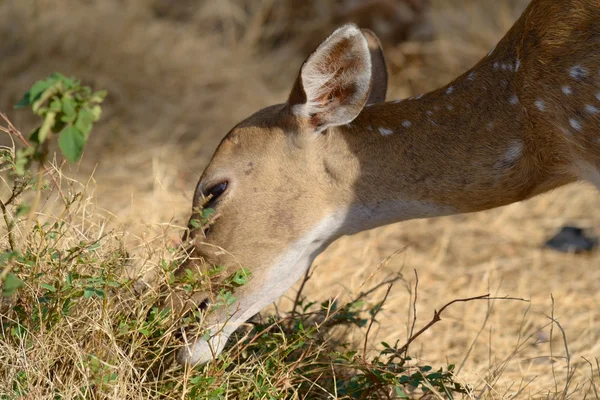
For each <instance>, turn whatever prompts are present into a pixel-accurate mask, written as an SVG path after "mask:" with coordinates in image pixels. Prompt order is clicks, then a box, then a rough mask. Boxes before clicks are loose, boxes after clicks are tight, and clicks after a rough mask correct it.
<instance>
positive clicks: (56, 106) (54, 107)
mask: <svg viewBox="0 0 600 400" xmlns="http://www.w3.org/2000/svg"><path fill="white" fill-rule="evenodd" d="M50 110H51V111H54V112H55V113H58V112H60V111H61V110H62V103H61V101H60V100H59V99H54V100H52V103H50Z"/></svg>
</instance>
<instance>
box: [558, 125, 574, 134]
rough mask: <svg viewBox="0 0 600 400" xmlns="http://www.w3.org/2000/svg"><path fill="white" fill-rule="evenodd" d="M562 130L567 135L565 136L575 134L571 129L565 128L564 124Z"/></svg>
mask: <svg viewBox="0 0 600 400" xmlns="http://www.w3.org/2000/svg"><path fill="white" fill-rule="evenodd" d="M560 131H561V132H562V133H563V134H564V135H565V136H573V134H572V133H571V131H570V130H568V129H567V128H565V127H564V126H561V127H560Z"/></svg>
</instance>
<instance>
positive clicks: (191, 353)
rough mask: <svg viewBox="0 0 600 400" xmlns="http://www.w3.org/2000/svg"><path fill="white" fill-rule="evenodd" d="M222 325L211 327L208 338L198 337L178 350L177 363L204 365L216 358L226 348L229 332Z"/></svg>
mask: <svg viewBox="0 0 600 400" xmlns="http://www.w3.org/2000/svg"><path fill="white" fill-rule="evenodd" d="M222 328H223V327H222V326H221V325H213V326H212V327H211V328H209V329H210V331H211V333H212V332H216V333H214V334H212V335H211V337H210V338H209V339H208V340H204V339H197V340H196V341H194V342H192V343H188V344H186V345H185V346H183V347H181V348H180V349H179V350H178V351H177V357H176V360H177V363H178V364H180V365H202V364H206V363H208V362H210V361H212V360H214V359H216V358H217V357H218V356H219V354H221V352H222V351H223V348H225V344H226V343H227V339H229V335H230V333H229V332H226V331H224V330H223V329H222Z"/></svg>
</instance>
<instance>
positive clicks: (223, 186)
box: [172, 24, 387, 364]
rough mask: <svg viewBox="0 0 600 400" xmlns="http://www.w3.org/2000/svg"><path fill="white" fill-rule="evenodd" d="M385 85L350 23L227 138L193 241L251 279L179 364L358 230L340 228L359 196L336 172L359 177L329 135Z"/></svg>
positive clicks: (210, 175) (206, 354)
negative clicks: (285, 93)
mask: <svg viewBox="0 0 600 400" xmlns="http://www.w3.org/2000/svg"><path fill="white" fill-rule="evenodd" d="M386 88H387V72H386V69H385V61H384V59H383V53H382V50H381V47H380V44H379V41H378V39H377V38H376V36H375V35H374V34H373V33H372V32H370V31H367V30H360V29H359V28H357V27H356V26H354V25H352V24H348V25H345V26H342V27H340V28H339V29H337V30H336V31H335V32H333V34H331V36H329V37H328V38H327V39H326V40H325V41H324V42H323V43H321V44H320V45H319V46H318V48H317V49H316V50H315V51H314V52H313V53H312V54H311V55H310V56H309V57H308V59H307V60H306V61H305V62H304V64H303V65H302V67H301V69H300V72H299V75H298V78H297V80H296V82H295V84H294V86H293V89H292V91H291V93H290V95H289V99H288V101H287V102H286V103H284V104H278V105H274V106H271V107H267V108H265V109H263V110H260V111H258V112H257V113H256V114H254V115H252V116H250V117H249V118H247V119H246V120H244V121H242V122H241V123H239V124H238V125H237V126H235V127H234V128H233V129H232V130H231V131H230V132H229V133H228V134H227V135H226V136H225V138H224V139H223V140H222V142H221V144H220V145H219V146H218V148H217V150H216V152H215V154H214V155H213V157H212V160H211V161H210V163H209V165H208V166H207V168H206V170H205V171H204V173H203V174H202V177H201V178H200V181H199V183H198V185H197V188H196V191H195V194H194V209H196V208H197V207H198V206H199V205H200V204H201V203H202V202H203V201H204V200H205V199H206V198H210V200H209V204H207V205H205V207H210V208H213V209H214V210H215V211H216V213H217V218H216V219H215V221H214V224H212V225H211V226H210V228H209V229H208V231H207V232H205V233H204V234H203V233H202V232H196V233H192V235H194V236H193V240H194V245H195V251H196V254H197V255H200V256H202V257H203V258H204V259H206V260H207V261H209V262H210V263H212V264H216V265H222V266H226V267H228V268H229V269H235V268H238V267H244V268H245V269H246V270H248V271H250V273H251V276H250V280H249V283H248V284H246V285H245V286H242V287H240V288H238V289H237V290H236V292H235V297H236V298H237V301H236V302H235V303H234V304H232V305H230V306H229V307H228V308H227V310H226V309H225V307H223V309H218V310H216V311H214V312H213V313H211V314H209V315H208V316H207V318H208V320H207V321H206V326H208V327H209V328H210V329H211V334H212V335H213V336H212V338H211V339H210V340H209V341H208V342H207V341H204V340H201V339H196V338H189V339H188V345H187V346H186V347H184V348H182V349H181V350H180V352H179V354H178V361H179V362H181V363H191V364H195V363H203V362H206V361H209V360H210V359H212V358H213V357H215V356H216V355H218V354H219V353H220V352H221V350H222V348H223V346H224V345H225V342H226V340H227V338H228V336H229V335H230V334H231V333H232V332H233V331H234V330H235V329H236V328H237V327H238V326H239V325H240V324H241V323H243V322H244V321H246V320H247V319H249V318H250V317H252V316H253V315H254V314H256V313H257V312H258V311H260V310H261V309H262V308H264V307H265V306H267V305H268V304H270V303H272V302H273V301H275V300H276V299H277V298H278V297H280V296H281V295H283V294H284V293H285V291H286V290H288V289H289V288H290V287H291V286H292V285H293V284H294V282H296V281H297V280H298V279H299V278H300V277H301V276H302V275H303V274H304V273H305V272H306V270H307V269H308V267H309V266H310V264H311V262H312V261H313V259H314V258H315V257H316V256H317V255H318V254H319V253H320V252H321V251H323V250H324V249H325V248H326V247H327V246H328V245H329V244H330V243H331V242H332V241H334V240H335V239H337V238H338V237H340V236H341V235H344V234H348V233H353V232H355V231H357V230H358V229H359V228H357V227H356V226H355V225H356V223H357V222H356V221H353V224H348V223H347V215H348V213H349V212H350V209H351V208H352V206H353V204H354V203H355V202H356V201H357V199H356V197H355V195H354V193H353V191H352V183H353V182H352V174H348V172H349V171H348V170H346V171H342V170H341V169H347V168H350V169H351V170H354V171H355V172H358V170H359V165H358V163H357V162H355V161H353V160H352V159H347V152H346V151H344V149H343V148H340V147H339V143H334V142H332V140H331V138H330V136H329V135H328V133H329V130H331V128H334V127H336V126H340V125H344V124H348V123H350V122H351V121H352V120H354V119H355V118H356V117H357V116H358V115H359V114H360V113H361V111H362V110H363V108H364V107H365V106H366V105H367V104H369V103H377V102H383V101H384V100H385V96H386ZM192 218H194V217H192ZM201 268H202V267H201V266H200V265H191V264H187V265H185V266H184V267H182V269H194V270H196V269H201ZM209 297H210V294H208V293H202V294H196V295H194V296H193V298H192V299H188V302H187V305H185V306H184V307H201V306H202V305H203V302H205V300H206V298H209ZM190 301H191V303H190ZM172 304H173V305H174V307H175V308H181V307H182V302H181V298H179V299H178V298H177V296H176V295H175V296H173V298H172Z"/></svg>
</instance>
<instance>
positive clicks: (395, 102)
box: [392, 99, 404, 104]
mask: <svg viewBox="0 0 600 400" xmlns="http://www.w3.org/2000/svg"><path fill="white" fill-rule="evenodd" d="M403 101H404V99H400V100H394V101H392V103H393V104H398V103H402V102H403Z"/></svg>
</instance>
